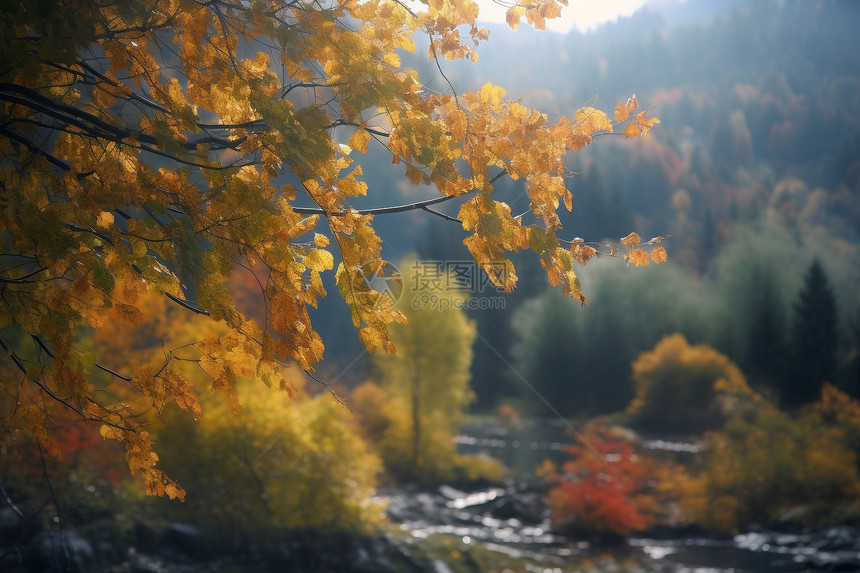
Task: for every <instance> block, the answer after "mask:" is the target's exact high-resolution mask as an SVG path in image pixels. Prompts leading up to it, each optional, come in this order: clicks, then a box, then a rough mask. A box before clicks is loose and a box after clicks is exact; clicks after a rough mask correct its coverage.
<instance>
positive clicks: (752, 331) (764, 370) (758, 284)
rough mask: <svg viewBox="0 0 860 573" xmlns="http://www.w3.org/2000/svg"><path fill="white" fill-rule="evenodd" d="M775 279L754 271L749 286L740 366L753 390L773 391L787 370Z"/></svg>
mask: <svg viewBox="0 0 860 573" xmlns="http://www.w3.org/2000/svg"><path fill="white" fill-rule="evenodd" d="M775 280H778V279H777V278H776V277H774V276H773V275H772V274H770V273H765V272H755V274H754V276H753V280H752V285H751V286H752V288H751V289H750V292H751V294H752V297H753V304H752V305H751V308H750V313H749V317H750V323H749V330H748V338H747V345H746V349H745V352H744V356H743V368H744V371H745V372H746V373H747V375H748V377H749V381H750V384H751V385H752V386H753V387H754V388H756V389H757V390H774V389H775V388H777V387H779V385H780V381H781V380H783V379H784V378H785V376H786V374H787V373H788V369H787V368H786V356H787V353H786V342H785V320H784V318H783V312H782V305H781V303H780V300H779V292H778V289H777V288H776V284H775V282H774V281H775Z"/></svg>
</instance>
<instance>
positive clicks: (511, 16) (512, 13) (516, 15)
mask: <svg viewBox="0 0 860 573" xmlns="http://www.w3.org/2000/svg"><path fill="white" fill-rule="evenodd" d="M525 13H526V9H525V8H523V7H522V6H511V7H510V8H508V11H507V12H505V21H506V22H507V23H508V26H510V27H511V30H516V29H517V28H519V27H520V19H521V18H522V17H523V15H524V14H525Z"/></svg>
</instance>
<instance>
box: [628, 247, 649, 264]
mask: <svg viewBox="0 0 860 573" xmlns="http://www.w3.org/2000/svg"><path fill="white" fill-rule="evenodd" d="M625 260H626V261H627V262H628V263H633V264H634V265H636V266H637V267H646V266H648V262H649V261H648V251H646V250H645V249H633V250H632V251H630V252H629V253H628V254H627V256H626V257H625Z"/></svg>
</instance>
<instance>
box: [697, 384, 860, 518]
mask: <svg viewBox="0 0 860 573" xmlns="http://www.w3.org/2000/svg"><path fill="white" fill-rule="evenodd" d="M831 394H832V392H831ZM833 398H834V397H833V396H832V395H828V390H827V389H825V395H824V397H823V399H822V401H821V402H819V403H817V404H815V405H813V406H812V407H811V408H810V409H809V410H808V411H807V412H806V413H805V414H803V415H801V416H800V417H793V416H789V415H788V414H786V413H784V412H782V411H780V410H779V409H778V408H776V407H775V406H774V405H772V404H770V403H768V402H766V401H764V400H758V401H757V402H756V404H755V406H754V407H750V408H748V409H747V410H746V411H745V413H744V415H738V416H734V417H732V418H731V419H730V420H729V421H728V422H727V423H726V425H725V427H724V429H722V430H720V431H716V432H711V433H709V434H708V435H707V440H706V444H707V448H706V454H705V466H704V467H705V470H704V473H703V475H702V480H701V482H700V488H701V495H700V499H699V504H698V507H697V508H690V509H691V513H694V514H697V516H696V519H697V520H698V521H699V522H700V523H701V524H702V525H703V526H705V527H706V528H708V529H710V530H712V531H715V532H717V533H724V534H731V533H735V532H737V531H739V530H740V529H742V528H745V527H748V526H750V525H751V524H761V525H768V524H771V523H773V522H774V520H776V519H777V518H779V517H780V516H781V515H783V514H784V513H786V512H787V511H789V510H790V509H793V508H796V507H799V506H809V507H818V508H824V509H825V510H827V509H828V508H829V509H833V508H835V507H837V506H839V505H841V504H848V503H853V502H856V499H857V495H858V494H860V479H858V472H857V456H856V453H855V451H854V450H853V448H852V446H851V444H850V441H849V437H850V433H849V432H847V431H846V430H847V429H848V428H846V427H844V426H840V425H836V424H833V423H832V422H831V421H828V419H827V417H826V416H823V415H822V412H825V413H826V412H831V413H832V412H833V410H834V400H833ZM856 406H857V405H856V402H855V403H854V404H853V405H852V404H847V403H845V402H843V403H842V405H841V406H839V407H837V408H836V409H838V410H841V411H844V412H850V411H851V410H853V409H856ZM835 419H836V420H839V419H840V418H839V417H836V418H835ZM825 513H827V512H826V511H825Z"/></svg>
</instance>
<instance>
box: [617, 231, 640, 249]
mask: <svg viewBox="0 0 860 573" xmlns="http://www.w3.org/2000/svg"><path fill="white" fill-rule="evenodd" d="M641 242H642V239H641V238H640V237H639V235H638V234H636V233H630V234H629V235H627V236H626V237H624V238H623V239H621V244H622V245H623V246H625V247H633V246H635V245H638V244H639V243H641Z"/></svg>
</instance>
